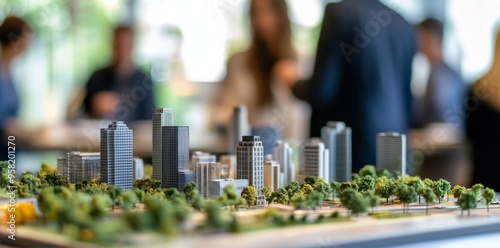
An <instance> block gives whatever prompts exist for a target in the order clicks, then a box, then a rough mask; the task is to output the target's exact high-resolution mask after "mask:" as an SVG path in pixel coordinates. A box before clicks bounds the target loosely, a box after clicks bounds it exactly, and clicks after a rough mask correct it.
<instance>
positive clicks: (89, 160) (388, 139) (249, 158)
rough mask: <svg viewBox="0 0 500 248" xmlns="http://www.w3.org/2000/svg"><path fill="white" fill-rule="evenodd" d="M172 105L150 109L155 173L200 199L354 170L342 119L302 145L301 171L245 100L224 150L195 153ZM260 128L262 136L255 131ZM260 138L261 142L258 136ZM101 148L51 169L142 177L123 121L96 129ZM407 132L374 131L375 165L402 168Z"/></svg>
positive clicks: (121, 181) (165, 184)
mask: <svg viewBox="0 0 500 248" xmlns="http://www.w3.org/2000/svg"><path fill="white" fill-rule="evenodd" d="M173 123H174V122H173V113H172V110H170V109H166V108H160V109H157V110H156V112H155V113H154V114H153V154H152V164H153V175H152V178H153V179H154V180H158V181H160V182H161V185H162V188H177V189H178V190H182V188H183V186H184V185H185V184H187V183H190V182H193V181H194V182H195V183H196V185H197V187H198V191H199V193H200V194H201V195H203V196H204V197H205V198H213V197H216V196H219V195H221V194H222V192H223V188H224V187H225V186H226V185H228V184H234V186H235V187H236V190H237V191H238V193H241V191H242V190H243V188H244V187H246V186H249V185H253V186H254V187H255V189H256V190H257V193H258V194H260V192H261V189H262V188H263V187H267V186H269V187H270V188H271V189H272V190H276V189H278V188H280V187H283V186H285V185H287V184H289V183H291V182H292V181H293V180H298V181H302V180H303V178H305V177H306V176H315V177H320V178H323V179H325V180H326V181H327V182H329V181H334V180H335V181H339V182H344V181H350V180H351V171H352V162H351V159H352V155H351V129H350V128H349V127H347V126H346V125H345V123H343V122H329V123H327V125H326V126H325V127H323V129H322V130H321V139H311V140H309V141H307V142H305V143H304V144H302V146H301V147H300V156H299V157H300V166H299V173H298V174H297V173H296V172H295V164H294V156H293V149H292V147H291V146H290V145H289V144H288V143H286V142H283V141H281V140H279V131H278V130H277V129H276V128H272V127H269V128H266V127H260V128H253V129H251V128H250V125H249V124H248V120H247V112H246V108H245V106H238V107H236V108H235V110H234V114H233V117H232V120H231V145H230V149H229V150H230V153H229V154H228V155H223V156H220V158H219V160H217V158H216V156H215V155H212V154H209V153H203V152H194V153H193V154H192V156H191V159H190V156H189V153H190V149H189V127H188V126H175V125H174V124H173ZM260 134H265V135H260ZM261 136H262V137H265V140H262V137H261ZM100 150H101V152H100V153H80V152H69V153H68V154H67V156H66V157H62V158H58V162H57V169H58V172H59V173H60V174H61V175H64V176H65V177H66V178H67V180H68V181H69V182H71V183H75V182H80V181H83V180H87V181H90V180H92V179H93V178H100V179H101V182H104V183H107V184H108V185H115V186H117V187H120V188H123V189H132V184H133V181H134V180H136V179H140V178H142V177H143V166H144V165H143V162H142V160H141V159H138V158H134V157H133V155H132V151H133V138H132V130H131V129H129V128H128V127H127V125H126V124H124V123H123V122H121V121H116V122H113V123H111V124H110V125H109V126H108V127H107V128H102V129H101V148H100ZM405 156H406V138H405V135H402V134H398V133H380V134H379V135H378V137H377V167H379V168H383V169H387V170H389V171H400V172H401V173H403V174H404V172H405V159H404V158H405Z"/></svg>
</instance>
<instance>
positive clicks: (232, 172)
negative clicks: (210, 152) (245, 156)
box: [219, 155, 236, 178]
mask: <svg viewBox="0 0 500 248" xmlns="http://www.w3.org/2000/svg"><path fill="white" fill-rule="evenodd" d="M219 163H221V164H226V165H227V168H228V171H227V175H224V176H225V178H236V155H222V156H220V159H219Z"/></svg>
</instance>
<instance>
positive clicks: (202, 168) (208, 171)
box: [193, 162, 228, 198]
mask: <svg viewBox="0 0 500 248" xmlns="http://www.w3.org/2000/svg"><path fill="white" fill-rule="evenodd" d="M193 166H194V168H195V169H194V176H195V183H196V186H197V187H198V192H199V193H200V194H201V195H202V196H203V197H204V198H207V197H208V182H209V181H210V180H215V179H225V178H226V177H225V175H227V173H228V172H227V171H228V165H227V164H221V163H215V162H209V163H203V162H202V163H195V164H194V165H193Z"/></svg>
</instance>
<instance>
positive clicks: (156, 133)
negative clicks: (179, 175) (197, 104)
mask: <svg viewBox="0 0 500 248" xmlns="http://www.w3.org/2000/svg"><path fill="white" fill-rule="evenodd" d="M173 125H174V116H173V112H172V110H171V109H168V108H159V109H156V111H155V112H154V113H153V154H152V163H153V175H152V177H153V179H154V180H158V181H162V176H163V175H162V172H163V170H162V151H163V149H162V146H163V142H162V138H163V135H162V131H163V130H162V127H166V126H173Z"/></svg>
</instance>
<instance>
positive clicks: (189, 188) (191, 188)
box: [182, 182, 198, 201]
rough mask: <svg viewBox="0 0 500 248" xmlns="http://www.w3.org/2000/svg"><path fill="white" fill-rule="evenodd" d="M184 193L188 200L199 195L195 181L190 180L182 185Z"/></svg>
mask: <svg viewBox="0 0 500 248" xmlns="http://www.w3.org/2000/svg"><path fill="white" fill-rule="evenodd" d="M182 193H184V195H185V196H186V200H188V201H190V200H191V199H192V198H191V197H195V196H196V195H198V190H197V187H196V183H195V182H190V183H187V184H185V185H184V186H183V187H182Z"/></svg>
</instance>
